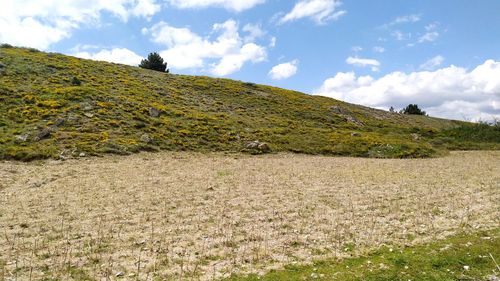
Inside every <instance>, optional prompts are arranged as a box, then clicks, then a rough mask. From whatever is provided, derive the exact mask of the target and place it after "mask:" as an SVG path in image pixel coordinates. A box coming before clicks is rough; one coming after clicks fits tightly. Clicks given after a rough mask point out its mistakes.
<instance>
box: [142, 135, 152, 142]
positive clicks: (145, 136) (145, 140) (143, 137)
mask: <svg viewBox="0 0 500 281" xmlns="http://www.w3.org/2000/svg"><path fill="white" fill-rule="evenodd" d="M141 141H142V142H145V143H151V142H152V141H153V139H152V138H151V137H150V136H149V135H148V134H143V135H142V136H141Z"/></svg>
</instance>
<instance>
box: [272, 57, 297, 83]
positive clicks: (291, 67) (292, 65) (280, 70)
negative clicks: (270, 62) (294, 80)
mask: <svg viewBox="0 0 500 281" xmlns="http://www.w3.org/2000/svg"><path fill="white" fill-rule="evenodd" d="M298 64H299V61H298V60H293V61H290V62H286V63H282V64H278V65H276V66H274V67H273V68H272V69H271V71H269V74H268V75H269V77H271V79H273V80H282V79H287V78H290V77H292V76H294V75H295V74H297V69H298Z"/></svg>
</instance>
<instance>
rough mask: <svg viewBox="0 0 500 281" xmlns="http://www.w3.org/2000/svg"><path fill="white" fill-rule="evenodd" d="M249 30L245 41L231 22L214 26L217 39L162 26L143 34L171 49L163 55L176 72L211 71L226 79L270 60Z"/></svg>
mask: <svg viewBox="0 0 500 281" xmlns="http://www.w3.org/2000/svg"><path fill="white" fill-rule="evenodd" d="M250 29H252V28H247V32H248V36H247V37H242V36H241V35H240V32H239V26H238V23H237V22H236V21H234V20H227V21H226V22H224V23H217V24H214V25H213V27H212V34H218V36H217V37H216V38H214V39H211V38H210V37H202V36H200V35H198V34H196V33H194V32H192V31H191V30H190V29H188V28H179V27H173V26H171V25H169V24H167V23H165V22H159V23H157V24H155V25H154V26H152V27H151V28H149V29H144V30H143V34H145V35H150V36H151V38H152V39H151V40H152V41H153V42H156V43H158V44H161V45H164V46H165V47H167V49H166V50H163V51H161V52H160V55H161V56H162V57H163V58H164V59H165V60H166V61H167V62H168V63H169V65H170V66H171V67H172V68H175V69H189V68H206V67H208V68H209V72H210V73H212V74H214V75H217V76H226V75H229V74H231V73H234V72H236V71H238V70H240V69H241V67H243V65H244V64H245V63H246V62H253V63H257V62H262V61H264V60H266V59H267V50H266V48H265V47H263V46H260V45H258V44H256V43H255V42H250V39H254V40H255V39H256V38H255V33H253V34H252V31H255V30H250Z"/></svg>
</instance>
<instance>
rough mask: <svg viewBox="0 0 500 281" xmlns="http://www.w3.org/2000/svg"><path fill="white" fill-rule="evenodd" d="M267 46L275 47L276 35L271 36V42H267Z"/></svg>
mask: <svg viewBox="0 0 500 281" xmlns="http://www.w3.org/2000/svg"><path fill="white" fill-rule="evenodd" d="M269 47H271V48H274V47H276V37H274V36H273V37H271V42H269Z"/></svg>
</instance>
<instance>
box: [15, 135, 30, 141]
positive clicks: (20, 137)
mask: <svg viewBox="0 0 500 281" xmlns="http://www.w3.org/2000/svg"><path fill="white" fill-rule="evenodd" d="M29 138H30V134H29V133H28V134H24V135H17V136H16V140H15V141H16V143H23V142H27V141H28V139H29Z"/></svg>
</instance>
